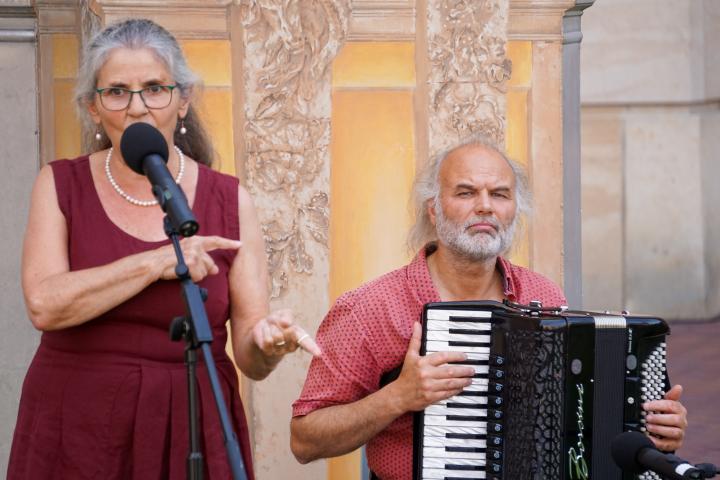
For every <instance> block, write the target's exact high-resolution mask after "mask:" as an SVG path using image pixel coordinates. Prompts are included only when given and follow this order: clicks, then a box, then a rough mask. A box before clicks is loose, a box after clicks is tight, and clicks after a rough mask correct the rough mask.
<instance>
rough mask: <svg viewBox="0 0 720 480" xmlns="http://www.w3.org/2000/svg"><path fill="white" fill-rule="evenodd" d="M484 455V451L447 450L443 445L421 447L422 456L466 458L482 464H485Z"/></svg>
mask: <svg viewBox="0 0 720 480" xmlns="http://www.w3.org/2000/svg"><path fill="white" fill-rule="evenodd" d="M485 455H486V454H485V452H448V451H447V450H446V449H445V448H443V447H424V448H423V458H466V459H468V460H474V461H476V462H478V463H479V464H480V463H481V462H482V463H481V464H482V465H485ZM480 461H481V462H480Z"/></svg>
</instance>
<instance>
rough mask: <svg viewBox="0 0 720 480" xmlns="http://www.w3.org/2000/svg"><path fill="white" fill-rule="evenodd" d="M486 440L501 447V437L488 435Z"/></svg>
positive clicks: (493, 445)
mask: <svg viewBox="0 0 720 480" xmlns="http://www.w3.org/2000/svg"><path fill="white" fill-rule="evenodd" d="M487 442H488V444H489V445H490V446H492V447H502V443H503V441H502V437H498V436H495V435H488V438H487Z"/></svg>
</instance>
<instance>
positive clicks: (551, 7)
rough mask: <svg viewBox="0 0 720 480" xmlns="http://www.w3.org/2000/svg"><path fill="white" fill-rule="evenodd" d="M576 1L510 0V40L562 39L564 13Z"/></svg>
mask: <svg viewBox="0 0 720 480" xmlns="http://www.w3.org/2000/svg"><path fill="white" fill-rule="evenodd" d="M581 1H582V0H581ZM575 3H576V2H575V0H510V13H509V18H508V30H507V37H508V40H554V41H557V40H562V39H563V35H562V32H563V15H564V14H565V12H566V11H567V10H569V9H570V8H573V7H575Z"/></svg>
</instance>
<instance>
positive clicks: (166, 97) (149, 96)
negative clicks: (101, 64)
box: [95, 85, 177, 112]
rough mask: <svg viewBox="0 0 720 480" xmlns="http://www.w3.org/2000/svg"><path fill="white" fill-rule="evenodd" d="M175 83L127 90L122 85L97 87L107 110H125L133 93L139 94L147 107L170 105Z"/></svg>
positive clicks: (101, 101)
mask: <svg viewBox="0 0 720 480" xmlns="http://www.w3.org/2000/svg"><path fill="white" fill-rule="evenodd" d="M175 87H177V85H151V86H149V87H145V88H143V89H141V90H128V89H127V88H122V87H108V88H98V89H96V90H95V91H96V92H97V93H98V95H99V96H100V103H101V104H102V106H103V107H104V108H105V109H107V110H112V111H114V112H115V111H119V110H125V109H126V108H128V107H129V106H130V102H132V97H133V94H135V93H137V94H139V95H140V98H141V99H142V101H143V103H144V104H145V106H146V107H147V108H151V109H160V108H165V107H167V106H168V105H170V102H171V101H172V92H173V90H174V89H175Z"/></svg>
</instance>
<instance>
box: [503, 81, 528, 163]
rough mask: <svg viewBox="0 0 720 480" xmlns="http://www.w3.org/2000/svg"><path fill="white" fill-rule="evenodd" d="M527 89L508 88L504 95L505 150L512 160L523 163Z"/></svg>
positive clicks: (526, 148)
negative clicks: (505, 118)
mask: <svg viewBox="0 0 720 480" xmlns="http://www.w3.org/2000/svg"><path fill="white" fill-rule="evenodd" d="M527 97H528V95H527V91H525V90H518V89H510V90H509V91H508V93H507V95H506V97H505V98H506V108H507V111H506V113H507V127H506V131H505V150H506V151H507V154H508V155H509V156H510V158H512V159H513V160H517V161H518V162H520V163H522V164H523V165H527V163H528V162H527V161H528V107H527Z"/></svg>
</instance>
